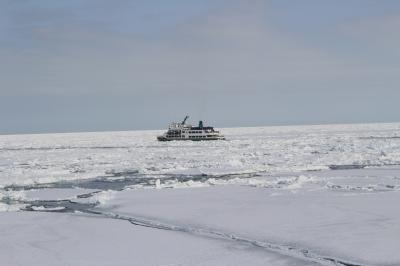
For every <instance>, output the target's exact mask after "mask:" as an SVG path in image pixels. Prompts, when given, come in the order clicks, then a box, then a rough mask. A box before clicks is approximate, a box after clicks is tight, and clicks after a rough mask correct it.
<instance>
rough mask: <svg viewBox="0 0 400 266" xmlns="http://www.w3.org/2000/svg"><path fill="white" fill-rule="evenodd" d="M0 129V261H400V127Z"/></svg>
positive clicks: (0, 263)
mask: <svg viewBox="0 0 400 266" xmlns="http://www.w3.org/2000/svg"><path fill="white" fill-rule="evenodd" d="M222 131H223V133H224V134H225V135H226V137H227V140H226V141H210V142H157V141H156V140H155V136H156V135H157V134H159V133H160V132H159V131H133V132H108V133H77V134H43V135H18V136H11V135H9V136H0V234H1V237H0V265H20V264H22V265H400V256H399V253H398V252H397V249H398V247H399V246H400V237H399V236H400V207H398V202H400V124H367V125H327V126H293V127H260V128H231V129H222Z"/></svg>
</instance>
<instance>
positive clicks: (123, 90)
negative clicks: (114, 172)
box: [0, 0, 400, 134]
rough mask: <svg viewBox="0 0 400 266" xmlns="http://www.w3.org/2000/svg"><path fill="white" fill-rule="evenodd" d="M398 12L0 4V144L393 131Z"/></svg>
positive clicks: (44, 1)
mask: <svg viewBox="0 0 400 266" xmlns="http://www.w3.org/2000/svg"><path fill="white" fill-rule="evenodd" d="M399 28H400V2H399V1H396V0H393V1H390V0H380V1H378V0H374V1H372V0H370V1H368V0H336V1H321V0H303V1H294V0H269V1H268V0H266V1H256V0H255V1H247V0H243V1H223V0H208V1H206V0H204V1H198V0H196V1H194V0H193V1H188V0H180V1H178V0H170V1H163V0H159V1H149V0H147V1H144V0H143V1H133V0H132V1H128V0H119V1H118V0H114V1H105V0H68V1H53V0H0V134H8V133H31V132H34V133H38V132H73V131H103V130H131V129H132V130H133V129H159V128H165V127H166V126H167V124H168V123H169V122H170V121H171V120H181V119H182V117H184V116H185V115H186V114H189V115H191V117H192V118H193V120H197V119H203V120H205V121H207V122H209V123H212V124H214V125H215V126H218V127H225V126H263V125H286V124H321V123H364V122H392V121H400V119H399V114H400V104H399V103H398V102H399V99H400V88H399V85H400V80H399V79H400V78H399V77H400V75H399V74H400V72H399V71H400V31H399Z"/></svg>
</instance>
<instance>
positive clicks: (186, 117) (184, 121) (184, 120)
mask: <svg viewBox="0 0 400 266" xmlns="http://www.w3.org/2000/svg"><path fill="white" fill-rule="evenodd" d="M188 118H189V116H188V115H187V116H185V119H183V121H182V125H184V124H185V123H186V120H187V119H188Z"/></svg>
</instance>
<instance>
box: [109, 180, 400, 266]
mask: <svg viewBox="0 0 400 266" xmlns="http://www.w3.org/2000/svg"><path fill="white" fill-rule="evenodd" d="M398 202H400V192H398V191H392V192H383V193H351V192H347V191H345V192H342V191H330V190H328V189H321V188H314V189H313V188H310V189H309V190H298V191H292V190H280V191H276V190H274V189H269V188H255V187H248V186H217V187H209V188H193V189H165V190H146V191H143V190H128V191H124V192H121V193H118V194H116V195H115V197H114V198H113V199H112V200H111V201H110V202H108V207H103V208H105V210H106V211H109V212H113V213H118V214H123V215H127V216H131V217H142V218H143V217H144V218H145V219H149V220H154V221H161V222H165V223H168V224H173V225H179V226H186V227H194V228H208V229H212V230H215V231H218V232H224V233H228V234H233V235H236V236H240V237H245V238H249V239H254V240H258V241H264V242H268V243H273V244H277V245H282V248H285V247H286V246H291V247H293V248H296V249H297V250H308V251H310V252H313V253H315V254H317V255H320V256H321V257H328V258H335V259H340V260H342V261H346V262H353V263H355V264H357V263H360V264H367V265H368V264H372V265H398V264H400V253H399V252H398V247H399V246H400V238H399V236H400V208H399V206H398Z"/></svg>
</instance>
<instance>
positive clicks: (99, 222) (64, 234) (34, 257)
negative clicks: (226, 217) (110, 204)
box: [0, 212, 311, 266]
mask: <svg viewBox="0 0 400 266" xmlns="http://www.w3.org/2000/svg"><path fill="white" fill-rule="evenodd" d="M0 235H1V238H0V265H32V266H34V265H41V266H46V265H49V266H58V265H63V266H64V265H65V266H66V265H74V266H75V265H76V266H111V265H120V266H124V265H129V266H131V265H215V266H217V265H278V266H279V265H298V263H301V264H302V265H303V264H304V263H306V262H304V261H301V260H295V259H292V258H290V257H285V256H281V255H279V254H274V253H270V252H266V251H264V250H260V249H256V248H252V247H251V246H242V245H238V244H236V243H231V242H226V241H221V240H216V239H207V238H202V237H196V236H191V235H187V234H183V233H177V232H172V231H171V232H170V231H165V230H157V229H152V228H146V227H138V226H134V225H132V224H130V223H129V222H127V221H120V220H113V219H104V218H95V217H87V216H85V215H79V214H74V215H71V214H60V213H27V212H8V213H5V212H3V213H0ZM306 264H307V263H306ZM309 265H311V264H309Z"/></svg>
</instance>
